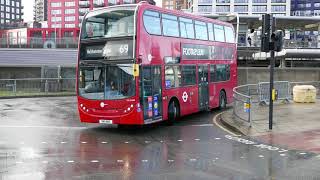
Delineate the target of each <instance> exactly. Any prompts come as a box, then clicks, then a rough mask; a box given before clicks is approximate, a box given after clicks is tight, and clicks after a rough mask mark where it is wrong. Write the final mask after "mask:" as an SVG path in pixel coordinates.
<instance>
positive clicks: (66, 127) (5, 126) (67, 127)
mask: <svg viewBox="0 0 320 180" xmlns="http://www.w3.org/2000/svg"><path fill="white" fill-rule="evenodd" d="M0 128H45V129H87V127H72V126H9V125H1V126H0Z"/></svg>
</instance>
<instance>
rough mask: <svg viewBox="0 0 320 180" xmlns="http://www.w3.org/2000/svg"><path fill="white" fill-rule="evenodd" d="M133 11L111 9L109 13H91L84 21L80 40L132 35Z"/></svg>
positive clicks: (128, 9)
mask: <svg viewBox="0 0 320 180" xmlns="http://www.w3.org/2000/svg"><path fill="white" fill-rule="evenodd" d="M133 22H134V10H133V9H132V10H130V8H128V7H126V8H125V9H124V8H122V9H120V8H119V9H115V10H113V9H111V10H109V11H93V12H91V13H89V14H88V15H87V17H86V19H85V20H84V24H83V26H82V27H83V29H82V35H81V38H82V39H90V38H98V37H123V36H132V35H133V34H134V25H133Z"/></svg>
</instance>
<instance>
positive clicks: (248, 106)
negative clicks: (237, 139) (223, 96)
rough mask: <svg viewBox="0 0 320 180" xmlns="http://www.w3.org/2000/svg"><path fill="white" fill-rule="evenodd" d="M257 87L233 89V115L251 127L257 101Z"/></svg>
mask: <svg viewBox="0 0 320 180" xmlns="http://www.w3.org/2000/svg"><path fill="white" fill-rule="evenodd" d="M256 95H257V85H256V84H247V85H243V86H238V87H235V88H234V89H233V100H234V101H233V115H234V116H236V117H237V118H239V119H241V120H242V121H245V122H247V123H249V125H250V126H251V119H252V106H253V104H254V103H256V101H254V97H255V96H256Z"/></svg>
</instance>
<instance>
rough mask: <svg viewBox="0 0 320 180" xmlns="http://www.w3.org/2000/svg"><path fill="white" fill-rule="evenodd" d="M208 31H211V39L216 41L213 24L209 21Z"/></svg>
mask: <svg viewBox="0 0 320 180" xmlns="http://www.w3.org/2000/svg"><path fill="white" fill-rule="evenodd" d="M208 33H209V40H210V41H214V36H213V24H212V23H208Z"/></svg>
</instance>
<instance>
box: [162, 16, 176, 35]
mask: <svg viewBox="0 0 320 180" xmlns="http://www.w3.org/2000/svg"><path fill="white" fill-rule="evenodd" d="M162 32H163V35H165V36H174V37H179V25H178V17H177V16H173V15H169V14H162Z"/></svg>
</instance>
